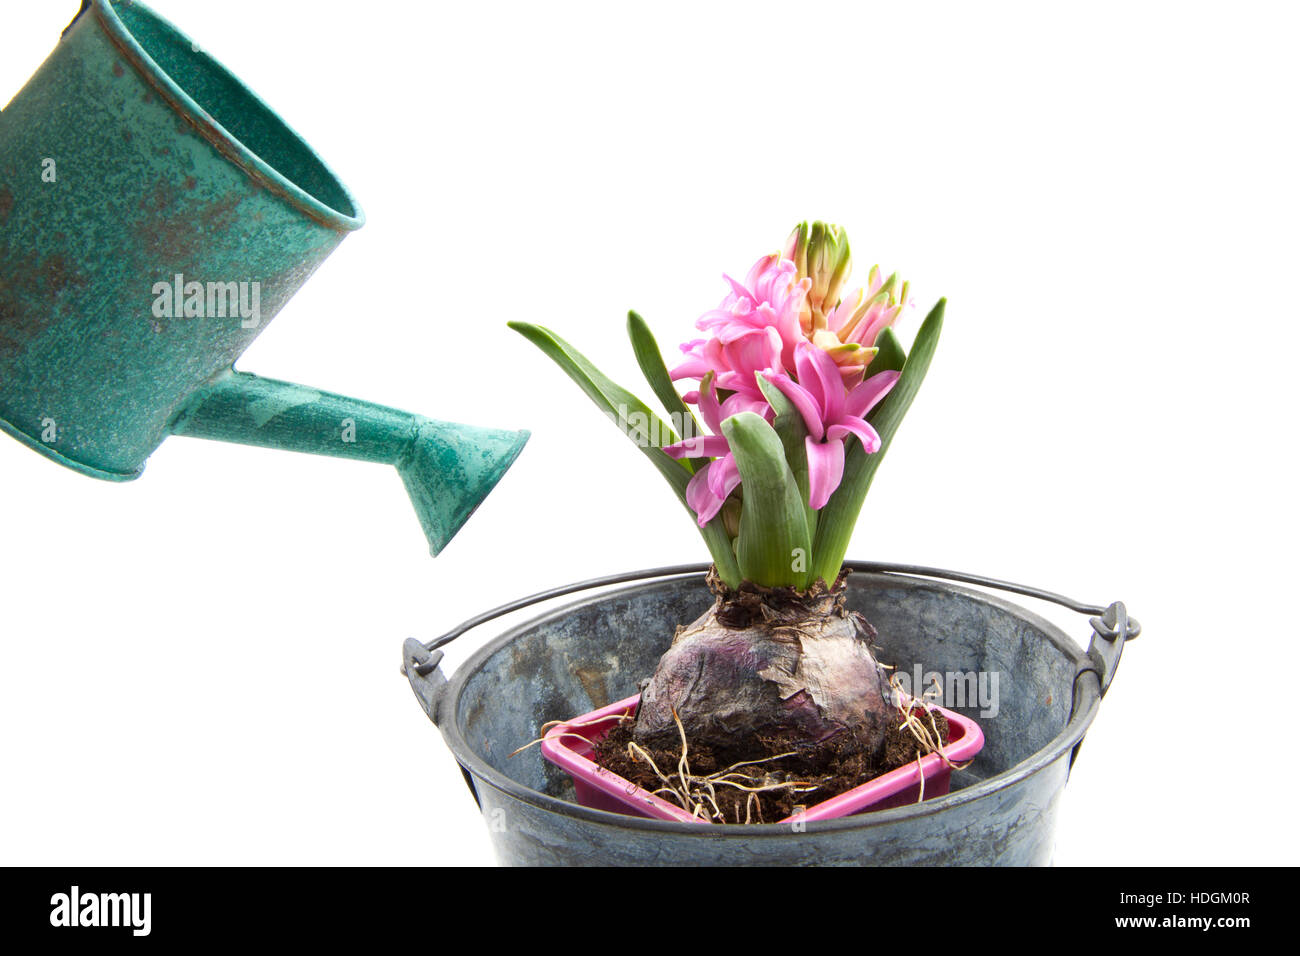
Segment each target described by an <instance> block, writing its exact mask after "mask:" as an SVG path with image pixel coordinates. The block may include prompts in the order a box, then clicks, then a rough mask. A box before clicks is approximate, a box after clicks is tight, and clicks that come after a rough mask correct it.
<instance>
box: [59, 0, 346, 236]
mask: <svg viewBox="0 0 1300 956" xmlns="http://www.w3.org/2000/svg"><path fill="white" fill-rule="evenodd" d="M117 3H125V4H126V5H128V6H130V7H132V8H133V9H136V10H139V11H141V12H142V13H143V14H144V15H146V16H148V17H149V18H151V19H152V20H154V21H155V22H156V23H158V24H159V25H160V26H162V27H163V28H164V29H166V30H169V31H171V32H172V33H173V34H175V35H176V37H178V38H179V39H180V40H182V41H184V42H185V43H187V44H189V45H190V46H191V48H192V49H194V50H195V51H196V53H198V52H199V51H202V49H203V48H202V46H201V45H200V44H198V43H197V42H196V41H194V40H193V39H192V38H191V37H190V36H189V35H188V34H187V33H185V31H184V30H181V29H180V28H179V27H177V26H176V25H175V24H174V23H172V22H171V21H170V20H168V19H167V18H166V17H163V16H162V15H160V14H159V13H157V12H156V11H155V10H153V9H152V8H150V7H149V6H147V5H146V4H143V3H139V2H137V0H82V4H81V9H80V10H79V11H78V12H77V16H76V17H75V18H73V21H72V24H69V25H68V29H71V28H72V26H73V25H74V24H75V23H76V22H77V20H79V19H81V17H82V16H83V15H84V14H85V13H86V11H87V10H88V9H91V8H92V7H93V9H94V15H95V20H96V22H97V23H98V24H99V25H100V27H101V28H102V29H103V30H104V33H105V34H106V36H107V37H108V39H109V41H110V42H111V43H112V44H113V46H114V47H116V48H117V50H118V52H119V53H121V54H122V56H123V57H124V58H125V59H126V61H127V62H128V63H129V64H130V65H131V67H132V68H133V69H135V71H136V72H137V73H139V74H140V75H141V76H142V77H143V78H144V80H145V82H147V83H148V84H149V85H150V86H152V87H153V88H154V90H155V91H156V92H157V93H158V94H159V96H160V97H161V98H162V100H163V102H164V103H166V104H167V105H168V106H169V107H171V109H172V110H173V111H175V112H176V114H177V115H179V116H180V117H181V118H182V119H184V120H185V121H186V122H187V123H188V124H189V125H190V126H191V127H192V128H193V129H194V131H195V132H196V133H197V134H198V135H199V136H201V137H202V138H203V139H204V140H205V141H207V142H208V143H209V144H210V145H211V146H212V147H213V148H214V149H216V150H217V151H218V152H219V153H221V155H222V156H224V157H225V158H226V159H227V160H228V161H230V162H231V163H233V164H234V165H236V166H238V167H239V168H240V169H241V170H242V171H243V172H244V173H246V174H247V175H248V176H249V177H251V178H252V179H253V180H254V181H255V182H257V183H258V184H259V185H261V186H264V187H265V188H266V189H268V190H269V191H270V192H271V193H273V194H274V195H276V196H278V197H280V198H281V199H283V200H284V201H286V202H288V203H289V204H290V205H292V206H294V207H295V208H296V209H297V210H298V211H299V212H301V213H303V214H304V215H306V216H308V217H309V218H311V219H312V220H313V221H314V222H316V223H319V224H320V225H322V226H325V227H327V228H330V229H334V230H336V231H338V232H354V231H356V230H357V229H360V228H361V227H362V226H363V225H365V222H366V216H365V213H364V212H363V211H362V209H361V204H360V203H359V202H357V199H356V197H355V196H353V195H352V191H351V190H350V189H348V187H347V185H346V184H345V183H344V182H343V181H342V180H341V179H340V178H339V177H338V175H337V174H336V173H335V172H334V170H332V169H331V168H330V167H329V165H328V164H327V163H326V162H325V160H323V159H322V158H321V157H320V154H318V153H317V152H316V151H315V150H314V149H313V148H312V147H311V146H310V145H309V144H308V143H307V141H306V140H305V139H304V138H303V137H302V136H301V135H299V133H298V131H297V130H295V129H294V128H293V127H291V126H290V125H289V124H288V123H287V122H286V121H285V120H284V118H283V117H281V116H280V114H279V113H277V112H276V111H275V110H274V109H272V108H271V107H270V105H269V104H267V102H266V101H265V100H263V99H262V98H261V97H260V96H258V95H257V93H256V92H254V91H253V90H252V89H250V88H249V87H248V86H247V84H245V83H244V82H243V80H241V79H240V78H239V77H238V76H236V75H235V74H234V73H233V72H231V71H230V70H229V69H227V68H226V67H225V66H224V65H223V64H222V63H221V62H220V61H218V60H217V59H216V57H214V56H212V55H211V54H208V53H207V52H202V54H201V55H202V56H203V57H204V58H205V60H206V66H207V68H208V69H211V70H213V71H214V72H217V73H220V74H222V75H224V76H225V77H227V78H228V79H229V80H230V82H231V83H233V84H234V85H235V86H236V87H237V88H238V89H239V90H241V91H242V92H243V94H244V95H245V96H247V97H248V98H249V99H250V100H252V101H253V102H254V103H256V104H257V105H258V106H260V107H261V108H262V109H263V110H264V111H265V113H266V115H267V116H268V117H270V118H271V119H272V120H274V122H276V123H277V124H279V125H280V127H281V128H282V129H283V130H284V131H285V132H286V133H287V134H288V135H289V137H290V138H291V139H292V140H293V141H294V143H295V145H296V147H297V148H298V149H299V150H301V152H302V153H303V155H305V156H306V157H308V158H309V159H310V160H311V162H313V163H314V164H315V165H316V166H317V167H318V168H319V169H320V171H321V172H323V173H324V174H325V175H326V176H327V177H329V179H330V180H331V181H332V183H333V185H334V187H335V188H336V189H337V190H338V191H339V194H340V195H341V196H343V197H344V199H346V200H347V204H348V205H349V206H350V207H351V214H349V213H348V212H346V211H343V210H340V209H335V208H334V207H333V206H331V205H329V204H327V203H325V202H323V201H322V200H320V199H318V198H317V197H316V196H313V195H312V194H311V193H309V192H307V190H305V189H303V188H302V187H301V186H299V185H298V184H297V183H295V182H294V181H293V180H291V179H289V178H288V177H287V176H285V175H284V174H283V173H281V172H280V171H279V170H277V169H276V168H275V167H274V166H272V165H271V164H270V163H268V162H266V160H264V159H262V158H261V157H260V156H258V155H257V153H255V152H254V151H253V150H252V149H250V148H249V147H248V146H247V145H245V144H244V143H243V142H242V141H240V140H239V139H238V138H237V137H235V136H234V135H233V134H232V133H231V132H230V131H229V130H228V129H226V128H225V127H224V126H222V125H221V123H219V122H218V121H217V120H216V119H215V118H214V117H213V116H212V115H211V114H209V113H208V111H207V110H205V109H204V108H203V107H202V106H201V105H200V104H199V103H198V102H197V101H196V100H195V99H194V98H193V97H192V96H190V95H189V93H187V92H186V91H185V90H184V88H183V87H181V86H180V84H178V83H177V82H176V81H175V80H173V79H172V78H171V76H169V75H168V74H167V72H166V71H165V70H164V69H163V68H162V67H161V66H159V65H158V63H157V61H155V60H154V58H153V57H152V56H150V55H149V53H148V51H146V50H145V48H144V47H143V46H142V45H141V44H140V41H138V40H137V39H136V38H135V36H134V35H133V34H132V33H131V31H130V30H129V29H128V28H127V26H126V24H125V23H123V22H122V18H121V17H120V16H118V13H117V10H116V9H114V7H115V4H117ZM66 32H67V30H65V31H64V33H66Z"/></svg>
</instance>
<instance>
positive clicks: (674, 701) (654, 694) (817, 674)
mask: <svg viewBox="0 0 1300 956" xmlns="http://www.w3.org/2000/svg"><path fill="white" fill-rule="evenodd" d="M843 582H844V578H843V576H841V578H840V580H839V581H838V582H836V585H835V587H833V588H827V587H826V586H825V585H824V584H823V583H821V582H818V584H817V585H815V586H814V587H813V588H811V589H810V590H809V591H807V592H803V593H800V592H796V591H794V590H793V589H790V588H776V589H769V588H761V587H758V586H756V585H752V584H748V583H746V584H743V585H741V589H740V590H739V591H731V590H729V589H727V588H726V587H725V586H724V585H722V584H721V582H720V581H718V580H717V579H716V577H715V576H713V575H711V576H710V585H711V586H712V587H713V590H714V593H715V594H716V595H717V599H716V600H715V602H714V605H713V607H711V608H710V609H709V610H708V611H707V612H706V613H705V614H704V615H703V616H701V617H700V618H699V619H698V620H696V621H695V622H694V623H692V624H690V625H689V626H687V627H684V628H680V629H679V630H678V632H677V635H676V636H675V637H674V639H673V643H672V646H671V647H669V649H668V651H667V652H666V653H665V654H664V655H663V657H661V658H660V659H659V664H658V666H657V667H656V669H655V672H654V675H653V676H652V677H651V678H650V679H649V680H648V681H646V682H645V683H644V685H643V687H642V691H641V703H640V707H639V708H638V711H637V720H636V727H635V731H634V733H635V736H636V738H637V739H638V740H640V741H642V742H643V743H650V742H654V743H662V742H665V741H667V740H669V739H670V737H671V739H676V738H677V736H678V733H679V732H678V730H677V725H676V721H675V720H674V717H673V714H674V712H675V713H676V715H677V717H678V718H679V719H680V720H681V722H682V727H683V729H684V730H685V732H686V736H687V739H688V740H690V741H691V742H692V743H702V744H707V745H709V746H711V747H714V748H717V749H720V750H734V749H736V748H737V747H738V746H743V745H745V744H747V743H750V742H751V741H752V740H753V739H754V738H755V737H757V736H764V737H769V738H781V739H790V738H794V739H797V740H800V741H806V742H807V743H808V744H809V745H812V744H816V743H820V742H823V741H825V740H828V739H830V738H831V737H833V736H835V735H837V734H844V733H848V734H851V735H853V736H854V737H855V738H857V740H858V742H859V745H860V746H861V747H862V749H864V750H867V751H869V752H875V751H876V750H878V749H879V748H880V747H881V746H882V744H883V740H884V732H885V727H886V726H887V724H888V721H889V720H890V719H891V706H890V703H889V700H888V695H889V686H888V682H887V680H886V679H885V677H884V673H883V671H882V670H881V668H880V665H879V664H877V663H876V660H875V657H874V656H873V655H872V653H871V639H872V637H873V636H874V631H873V630H872V629H871V627H870V625H868V624H867V623H866V622H865V621H864V620H863V619H862V617H861V616H860V615H857V614H854V613H853V612H850V611H848V610H846V609H845V607H844V600H843V598H844V585H843Z"/></svg>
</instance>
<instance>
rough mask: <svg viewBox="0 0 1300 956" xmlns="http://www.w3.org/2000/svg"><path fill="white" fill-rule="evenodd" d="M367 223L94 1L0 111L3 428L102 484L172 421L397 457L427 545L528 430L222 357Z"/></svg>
mask: <svg viewBox="0 0 1300 956" xmlns="http://www.w3.org/2000/svg"><path fill="white" fill-rule="evenodd" d="M363 222H364V217H363V214H362V212H361V209H360V207H359V206H358V205H357V203H356V201H355V200H354V199H353V198H352V196H351V195H350V194H349V193H348V191H347V189H346V187H344V186H343V185H342V183H340V182H339V180H338V179H337V178H335V176H334V175H333V174H332V173H331V172H330V171H329V170H328V169H327V168H326V167H325V165H324V164H323V163H322V162H321V161H320V159H318V158H317V157H316V155H315V153H313V152H312V150H311V149H310V148H309V147H308V146H307V145H306V143H304V142H303V141H302V140H301V139H300V138H299V137H298V136H297V135H296V134H295V133H294V132H293V131H292V130H290V129H289V128H288V127H287V126H286V125H285V124H284V123H283V122H282V121H281V120H280V119H279V118H278V117H277V116H276V115H275V113H273V112H272V111H271V109H270V108H269V107H267V106H266V105H265V104H264V103H262V101H261V100H259V99H258V98H257V97H256V96H255V95H254V94H252V93H251V92H250V91H248V90H247V89H246V88H245V87H244V86H243V85H242V84H241V83H240V82H239V81H238V80H237V79H236V78H235V77H234V76H233V75H232V74H230V73H229V72H227V71H226V70H225V69H224V68H223V67H222V66H221V65H220V64H218V63H217V62H216V61H215V60H213V59H212V58H211V57H210V56H208V55H207V54H206V53H204V52H203V51H202V50H201V48H200V47H199V46H198V45H197V44H196V43H194V42H193V41H191V40H190V39H189V38H188V37H186V36H184V35H183V34H181V33H180V32H179V31H178V30H176V29H175V28H174V27H173V26H171V25H170V24H168V23H167V22H166V21H164V20H162V19H161V18H160V17H158V16H157V15H156V14H154V13H152V12H151V11H150V10H148V9H147V8H146V7H144V6H143V5H141V4H138V3H134V2H131V0H87V2H85V3H83V5H82V9H81V12H80V13H79V14H78V16H77V18H76V19H75V20H74V21H73V23H72V24H71V25H70V26H69V27H68V29H67V30H66V31H65V32H64V35H63V37H62V39H61V40H60V42H59V44H58V46H57V47H56V48H55V50H54V52H53V53H52V54H51V55H50V57H49V58H48V59H47V60H46V61H45V63H44V64H43V65H42V66H41V67H40V69H39V70H38V71H37V72H36V74H35V75H34V76H33V77H32V78H31V80H30V81H29V82H28V83H27V85H26V86H24V87H23V89H22V90H21V91H19V93H18V94H17V96H15V97H14V99H13V101H12V102H10V103H9V105H8V106H6V107H5V109H4V110H3V111H0V429H3V430H4V431H6V432H8V433H9V434H11V435H13V436H14V437H16V438H18V439H19V440H20V441H22V442H24V443H25V444H27V445H29V446H31V447H32V448H34V449H36V450H37V451H39V452H41V453H42V454H44V455H46V456H48V457H49V458H52V459H54V460H55V461H58V462H60V463H61V464H64V465H67V466H68V467H71V468H74V469H76V470H78V471H80V472H82V473H84V474H88V475H93V476H95V477H98V478H105V479H109V480H128V479H131V478H135V477H137V476H138V475H139V474H140V472H141V470H142V469H143V468H144V463H145V460H146V459H147V458H148V457H149V455H150V453H151V452H152V451H153V450H154V449H155V448H156V447H157V446H158V445H159V444H160V443H161V442H162V441H163V440H164V439H165V438H166V437H167V436H168V435H171V434H178V435H190V436H195V437H201V438H216V439H220V440H223V441H234V442H241V443H244V444H252V445H264V446H268V447H273V448H285V449H290V450H294V451H303V452H310V453H313V454H321V455H331V456H335V457H343V458H354V459H362V460H365V461H374V462H382V463H385V464H391V465H394V466H396V467H397V468H398V470H399V472H400V473H401V475H402V478H403V480H404V481H405V483H406V486H407V489H408V491H409V492H410V495H411V499H412V502H413V503H414V505H415V508H416V511H417V513H418V514H419V517H420V522H421V525H422V527H423V528H424V531H425V533H426V535H427V536H428V539H429V544H430V547H431V550H432V552H433V553H434V554H436V553H437V552H438V551H439V550H441V548H442V547H443V546H444V545H445V544H446V543H447V541H448V540H449V539H450V538H451V536H452V535H453V534H454V533H455V532H456V530H457V529H458V528H459V527H460V526H461V524H462V523H463V522H464V521H465V519H466V518H468V516H469V515H470V513H471V512H472V511H473V510H474V509H475V508H476V507H477V506H478V504H479V503H480V502H481V501H482V500H483V498H484V497H486V495H487V494H488V493H489V492H490V491H491V490H492V488H493V486H494V485H495V484H496V482H497V481H498V480H499V479H500V477H501V475H502V474H504V473H505V471H506V469H507V468H509V467H510V465H511V463H512V462H513V461H514V459H515V457H516V456H517V455H518V454H519V451H520V450H521V448H522V447H523V444H524V442H525V441H526V440H527V437H528V435H527V432H516V431H499V430H492V429H479V428H474V427H471V426H467V425H456V424H450V423H445V422H437V421H433V420H431V419H427V418H423V417H421V416H417V415H412V414H409V413H407V412H401V411H398V410H396V409H391V408H384V407H382V406H378V405H373V404H370V403H368V402H362V401H359V400H356V399H350V398H345V397H343V396H340V395H333V394H330V393H327V392H322V391H318V390H316V389H311V388H307V387H304V386H300V385H292V384H289V383H286V382H277V381H274V380H271V379H264V378H258V377H256V376H252V375H247V374H244V373H241V372H236V371H234V370H233V365H234V362H235V360H236V359H237V358H238V357H239V356H240V355H241V354H242V353H243V352H244V350H245V349H247V348H248V346H249V345H250V344H251V343H252V341H253V340H254V339H255V338H256V337H257V336H258V335H259V334H260V333H261V331H262V330H263V329H264V328H265V327H266V325H267V323H268V322H269V321H270V320H271V319H272V318H274V316H275V315H276V313H278V312H279V311H280V309H281V308H282V307H283V306H284V304H285V303H286V302H287V301H288V300H289V299H290V298H291V297H292V296H293V294H294V293H295V292H296V291H297V290H298V288H299V287H300V286H301V285H302V284H303V282H305V281H306V280H307V278H308V277H309V276H311V274H312V273H313V272H315V270H316V269H317V267H319V266H320V264H321V263H322V262H323V261H324V260H325V258H326V257H327V256H328V255H329V254H330V253H331V252H332V251H333V250H334V249H335V247H336V246H338V244H339V243H340V242H341V241H342V240H343V238H344V237H345V236H346V235H347V234H348V233H349V232H351V231H352V230H354V229H357V228H360V226H361V225H362V223H363Z"/></svg>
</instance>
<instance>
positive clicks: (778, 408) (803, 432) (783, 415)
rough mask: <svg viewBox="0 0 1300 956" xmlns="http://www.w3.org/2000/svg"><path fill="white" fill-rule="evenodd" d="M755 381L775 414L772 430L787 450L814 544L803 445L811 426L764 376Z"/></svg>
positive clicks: (813, 515) (814, 517) (814, 527)
mask: <svg viewBox="0 0 1300 956" xmlns="http://www.w3.org/2000/svg"><path fill="white" fill-rule="evenodd" d="M756 377H757V380H758V387H759V389H760V390H761V391H762V393H763V397H764V398H766V399H767V403H768V404H769V405H771V406H772V410H773V411H774V412H776V420H775V421H774V422H773V423H772V427H773V428H774V429H775V430H776V437H777V438H779V439H781V447H782V448H784V449H785V461H786V464H788V465H789V466H790V472H791V474H793V475H794V482H795V486H796V487H797V488H798V489H799V500H800V501H802V502H803V506H804V514H805V516H806V517H807V519H808V538H809V540H812V539H813V538H814V537H815V536H816V534H817V512H815V511H813V509H812V506H811V505H810V504H809V503H808V500H809V498H810V491H809V486H808V446H807V444H806V443H805V442H804V439H805V438H807V437H808V426H807V425H805V424H804V420H803V416H802V415H800V414H799V410H798V409H796V408H795V407H794V403H793V402H792V401H790V399H788V398H786V397H785V394H784V393H783V392H782V391H781V390H780V389H779V388H777V387H776V386H775V385H773V384H772V383H771V382H769V381H768V380H767V379H766V378H764V377H763V376H762V374H761V373H760V374H758V375H757V376H756Z"/></svg>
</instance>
